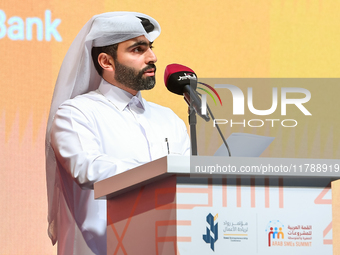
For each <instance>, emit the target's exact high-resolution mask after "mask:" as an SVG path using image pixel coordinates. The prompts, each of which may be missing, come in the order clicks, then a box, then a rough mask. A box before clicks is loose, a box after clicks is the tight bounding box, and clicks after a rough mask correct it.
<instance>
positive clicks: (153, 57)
mask: <svg viewBox="0 0 340 255" xmlns="http://www.w3.org/2000/svg"><path fill="white" fill-rule="evenodd" d="M146 62H147V63H148V64H149V63H150V64H153V63H156V62H157V57H156V54H155V53H154V52H153V50H152V49H151V48H149V49H148V52H147V59H146Z"/></svg>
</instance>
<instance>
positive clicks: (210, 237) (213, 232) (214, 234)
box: [203, 213, 218, 251]
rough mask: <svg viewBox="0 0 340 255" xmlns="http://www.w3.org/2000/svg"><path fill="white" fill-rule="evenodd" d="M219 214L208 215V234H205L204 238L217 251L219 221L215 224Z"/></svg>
mask: <svg viewBox="0 0 340 255" xmlns="http://www.w3.org/2000/svg"><path fill="white" fill-rule="evenodd" d="M217 217H218V214H216V215H215V216H212V214H211V213H209V214H208V216H207V223H208V225H209V226H207V227H206V234H205V235H203V240H204V241H205V242H206V243H210V248H211V249H212V250H213V251H215V242H216V241H217V240H218V223H216V224H215V222H216V220H217Z"/></svg>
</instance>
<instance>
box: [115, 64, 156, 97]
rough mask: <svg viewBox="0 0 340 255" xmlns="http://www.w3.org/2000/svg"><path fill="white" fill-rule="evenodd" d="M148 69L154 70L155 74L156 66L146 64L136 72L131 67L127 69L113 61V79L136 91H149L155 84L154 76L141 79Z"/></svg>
mask: <svg viewBox="0 0 340 255" xmlns="http://www.w3.org/2000/svg"><path fill="white" fill-rule="evenodd" d="M149 69H155V73H156V66H155V65H154V64H148V65H147V66H146V67H145V68H143V69H142V70H141V71H139V72H138V71H137V70H136V69H134V68H133V67H128V66H126V65H123V64H121V63H119V62H118V60H115V79H116V81H118V82H119V83H121V84H123V85H124V86H126V87H128V88H130V89H133V90H136V91H140V90H149V89H152V88H153V87H154V86H155V83H156V79H155V76H146V77H143V74H144V72H145V71H147V70H149Z"/></svg>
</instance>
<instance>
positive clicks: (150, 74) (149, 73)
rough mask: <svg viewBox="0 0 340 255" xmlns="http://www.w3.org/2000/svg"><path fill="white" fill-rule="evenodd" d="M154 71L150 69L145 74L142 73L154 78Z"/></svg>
mask: <svg viewBox="0 0 340 255" xmlns="http://www.w3.org/2000/svg"><path fill="white" fill-rule="evenodd" d="M155 71H156V70H155V69H154V68H152V69H148V70H146V71H145V72H144V74H145V75H146V76H154V75H155Z"/></svg>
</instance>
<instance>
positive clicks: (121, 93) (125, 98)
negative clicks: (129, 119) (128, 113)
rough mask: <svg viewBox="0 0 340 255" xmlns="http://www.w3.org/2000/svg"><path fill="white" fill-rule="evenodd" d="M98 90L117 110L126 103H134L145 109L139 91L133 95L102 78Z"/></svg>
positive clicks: (122, 108)
mask: <svg viewBox="0 0 340 255" xmlns="http://www.w3.org/2000/svg"><path fill="white" fill-rule="evenodd" d="M98 90H99V92H100V93H101V94H102V95H103V96H104V97H105V98H106V99H107V100H109V101H110V102H111V103H112V104H113V105H114V106H116V107H117V109H118V110H119V111H123V110H124V109H125V108H126V107H127V106H128V105H131V104H132V105H136V106H137V107H138V108H140V109H142V110H145V106H144V103H143V98H142V95H141V93H140V91H138V92H137V94H136V95H135V96H134V95H132V94H130V93H129V92H127V91H125V90H123V89H121V88H118V87H116V86H114V85H112V84H110V83H108V82H107V81H105V80H104V79H102V81H101V83H100V85H99V88H98Z"/></svg>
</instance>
